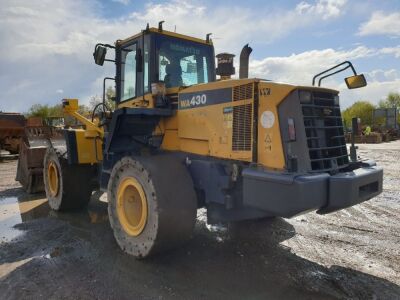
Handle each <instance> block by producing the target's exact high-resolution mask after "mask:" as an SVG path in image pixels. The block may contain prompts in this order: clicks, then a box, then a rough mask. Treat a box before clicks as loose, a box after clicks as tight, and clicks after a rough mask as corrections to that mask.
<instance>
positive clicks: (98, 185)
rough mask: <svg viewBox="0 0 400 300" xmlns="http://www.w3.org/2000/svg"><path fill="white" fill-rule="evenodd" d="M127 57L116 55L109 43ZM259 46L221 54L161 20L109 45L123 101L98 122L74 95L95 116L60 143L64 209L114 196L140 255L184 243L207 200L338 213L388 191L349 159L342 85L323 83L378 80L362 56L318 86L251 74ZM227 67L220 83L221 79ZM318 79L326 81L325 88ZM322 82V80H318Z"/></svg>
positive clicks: (51, 180) (58, 204)
mask: <svg viewBox="0 0 400 300" xmlns="http://www.w3.org/2000/svg"><path fill="white" fill-rule="evenodd" d="M108 49H111V50H112V51H113V52H114V53H115V57H114V58H113V59H110V58H106V54H107V50H108ZM250 52H251V48H250V47H249V46H248V45H246V46H245V47H244V48H243V50H242V53H241V57H240V62H241V64H240V71H239V74H240V76H239V77H240V78H239V79H231V75H232V74H234V73H235V70H234V67H233V55H231V54H229V53H222V54H219V55H217V60H218V66H217V68H216V67H215V55H214V47H213V44H212V40H211V39H210V35H207V36H206V39H199V38H194V37H189V36H185V35H182V34H178V33H174V32H169V31H166V30H164V29H163V28H162V22H160V23H159V26H158V28H149V27H148V26H147V28H146V29H145V30H143V31H142V32H141V33H139V34H137V35H134V36H132V37H130V38H127V39H124V40H117V41H116V42H115V44H114V45H110V44H97V45H96V46H95V51H94V53H93V56H94V59H95V62H96V64H98V65H103V63H104V62H106V61H107V62H108V61H110V62H113V63H115V67H116V73H115V77H107V78H105V79H104V82H103V91H104V89H105V83H106V81H107V80H114V81H115V87H116V97H115V102H116V109H115V110H114V111H110V110H109V108H108V107H107V105H106V103H105V102H103V103H101V104H99V105H98V107H96V108H95V111H94V112H93V116H92V119H91V120H90V119H86V118H84V117H83V116H81V115H79V114H78V113H77V109H78V101H77V100H76V99H64V100H63V107H64V112H65V113H66V114H68V115H71V116H73V117H75V118H76V119H78V120H79V121H80V122H81V123H82V124H84V125H85V126H84V128H83V129H65V130H64V140H65V143H64V144H63V145H61V146H60V145H53V146H51V147H49V148H48V150H47V153H46V156H45V159H44V181H45V182H44V183H45V189H46V194H47V197H48V199H49V202H50V206H51V207H52V208H53V209H55V210H65V209H76V208H79V207H83V206H85V205H86V204H87V203H88V201H89V199H90V196H91V193H92V192H93V191H94V190H96V189H101V190H102V191H106V192H107V198H108V213H109V220H110V223H111V226H112V228H113V231H114V235H115V238H116V241H117V243H118V244H119V246H120V247H121V248H122V249H123V250H124V251H125V252H127V253H129V254H131V255H133V256H135V257H137V258H141V257H147V256H149V255H153V254H155V253H158V252H161V251H164V250H166V249H169V248H173V247H176V246H177V245H179V244H181V243H182V242H184V241H185V240H187V239H188V238H189V237H190V236H191V234H192V230H193V227H194V224H195V220H196V211H197V209H198V208H201V207H205V208H206V209H207V217H208V222H210V223H217V222H234V221H240V220H245V219H257V218H265V217H276V216H277V217H285V218H290V217H293V216H296V215H298V214H301V213H305V212H308V211H313V210H314V211H317V213H319V214H326V213H330V212H333V211H337V210H340V209H343V208H346V207H349V206H352V205H355V204H358V203H361V202H363V201H366V200H368V199H371V198H372V197H374V196H376V195H378V194H379V193H381V191H382V175H383V172H382V169H381V168H380V167H377V166H376V165H375V163H374V162H372V161H361V160H359V159H357V155H356V154H355V148H352V153H351V154H352V155H351V156H350V157H349V155H348V151H347V147H346V143H345V137H344V132H343V124H342V118H341V114H340V106H339V96H338V91H335V90H331V89H327V88H322V87H319V86H320V84H321V81H322V80H323V79H324V78H326V77H328V76H330V75H332V74H336V73H338V72H340V71H343V70H347V69H351V70H352V71H353V73H354V75H353V76H351V77H348V78H346V83H347V85H348V87H349V88H357V87H362V86H365V85H366V82H365V78H364V76H363V75H357V73H356V71H355V70H354V67H353V65H352V64H351V63H350V62H344V63H343V64H340V65H338V66H335V67H334V68H332V69H329V70H326V71H324V72H322V73H320V74H317V75H316V77H315V78H314V80H313V86H295V85H289V84H282V83H275V82H272V81H267V80H263V79H257V78H251V79H249V78H247V75H248V60H249V55H250ZM217 75H219V77H220V78H219V79H217ZM317 83H318V84H317ZM316 85H318V86H316Z"/></svg>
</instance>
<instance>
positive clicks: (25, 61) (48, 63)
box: [0, 0, 400, 112]
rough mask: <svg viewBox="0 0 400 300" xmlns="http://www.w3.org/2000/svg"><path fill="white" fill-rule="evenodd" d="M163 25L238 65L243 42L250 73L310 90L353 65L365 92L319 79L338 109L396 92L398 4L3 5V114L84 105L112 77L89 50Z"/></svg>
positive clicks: (3, 0)
mask: <svg viewBox="0 0 400 300" xmlns="http://www.w3.org/2000/svg"><path fill="white" fill-rule="evenodd" d="M160 20H165V23H164V28H165V29H167V30H171V31H174V30H175V28H176V31H177V32H179V33H183V34H187V35H192V36H195V37H200V38H205V36H206V34H207V33H210V32H211V33H212V38H213V42H214V46H215V53H216V54H217V53H220V52H230V53H233V54H235V55H236V61H235V62H236V65H237V63H238V61H239V59H238V58H239V53H240V50H241V48H242V47H243V46H244V45H245V44H247V43H249V45H250V46H251V47H252V48H253V52H252V54H251V57H250V70H249V73H250V77H259V78H265V79H270V80H274V81H277V82H285V83H290V84H298V85H310V84H311V80H312V77H313V75H315V74H316V73H319V72H320V71H323V70H324V69H327V68H329V67H331V66H333V65H335V64H337V63H340V62H342V61H345V60H350V61H352V62H353V64H354V66H355V68H356V70H357V72H358V73H364V74H365V76H366V78H367V81H368V86H367V87H365V88H361V89H357V90H347V88H346V85H345V83H344V81H343V78H344V77H347V76H350V75H351V73H350V71H348V72H346V73H341V74H338V75H336V76H335V77H332V78H329V79H327V80H326V81H324V82H323V86H325V87H329V88H334V89H337V90H339V91H340V92H341V105H342V108H346V107H348V106H350V105H351V104H352V103H354V102H355V101H357V100H368V101H371V102H373V103H378V102H379V100H381V99H383V98H385V97H386V95H387V94H388V93H389V92H400V1H398V0H391V1H389V0H379V1H376V0H375V1H369V0H362V1H359V0H351V1H350V0H305V1H294V0H287V1H261V0H247V1H241V2H233V1H232V2H231V1H226V0H222V1H212V0H203V1H201V0H199V1H197V0H172V1H161V2H160V1H152V2H148V1H139V0H29V1H28V0H25V1H22V0H0V41H1V42H0V43H1V44H0V45H1V47H0V111H9V112H10V111H14V112H27V111H28V109H29V107H30V106H31V105H32V104H35V103H41V104H51V105H53V104H58V103H60V101H61V99H63V98H79V99H80V102H81V103H83V104H88V103H89V99H90V97H91V96H96V95H97V96H99V95H101V94H102V79H103V77H105V76H114V74H115V71H114V65H113V64H112V63H109V64H107V65H105V66H104V67H100V66H97V65H95V64H94V62H93V56H92V53H93V48H94V45H95V44H96V43H98V42H105V43H113V42H115V40H117V39H123V38H126V37H128V36H131V35H133V34H136V33H138V32H140V30H142V29H144V28H145V26H146V23H150V26H153V27H156V26H157V24H158V22H159V21H160ZM237 70H238V68H237ZM237 73H238V72H237Z"/></svg>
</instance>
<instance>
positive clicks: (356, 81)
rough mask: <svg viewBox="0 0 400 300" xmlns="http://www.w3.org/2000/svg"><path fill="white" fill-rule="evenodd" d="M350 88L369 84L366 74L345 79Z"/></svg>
mask: <svg viewBox="0 0 400 300" xmlns="http://www.w3.org/2000/svg"><path fill="white" fill-rule="evenodd" d="M344 81H345V82H346V84H347V87H348V88H349V89H358V88H361V87H364V86H366V85H367V80H366V79H365V77H364V74H359V75H354V76H350V77H347V78H345V79H344Z"/></svg>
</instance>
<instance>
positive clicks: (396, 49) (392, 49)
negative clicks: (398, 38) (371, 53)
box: [381, 45, 400, 58]
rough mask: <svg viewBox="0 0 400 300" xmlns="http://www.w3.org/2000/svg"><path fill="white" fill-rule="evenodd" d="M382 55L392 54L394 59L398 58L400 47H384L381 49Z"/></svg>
mask: <svg viewBox="0 0 400 300" xmlns="http://www.w3.org/2000/svg"><path fill="white" fill-rule="evenodd" d="M381 53H382V54H393V55H394V56H395V57H396V58H400V45H399V46H397V47H386V48H382V49H381Z"/></svg>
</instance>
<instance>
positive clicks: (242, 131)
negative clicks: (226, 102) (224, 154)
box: [232, 104, 252, 151]
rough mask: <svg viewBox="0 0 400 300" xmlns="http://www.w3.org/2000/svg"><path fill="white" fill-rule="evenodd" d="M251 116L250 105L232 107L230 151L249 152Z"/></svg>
mask: <svg viewBox="0 0 400 300" xmlns="http://www.w3.org/2000/svg"><path fill="white" fill-rule="evenodd" d="M251 116H252V105H251V104H245V105H238V106H234V107H233V123H232V150H233V151H249V150H251V128H252V126H251Z"/></svg>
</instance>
